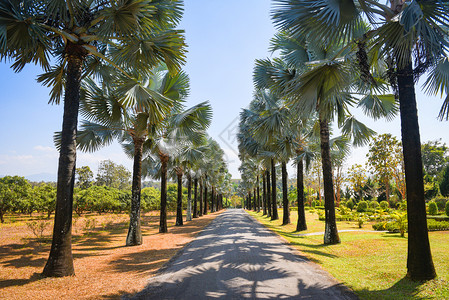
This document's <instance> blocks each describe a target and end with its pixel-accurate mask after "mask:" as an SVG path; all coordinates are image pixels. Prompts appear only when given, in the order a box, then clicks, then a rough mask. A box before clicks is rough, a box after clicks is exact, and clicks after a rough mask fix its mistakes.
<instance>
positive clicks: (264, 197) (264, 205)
mask: <svg viewBox="0 0 449 300" xmlns="http://www.w3.org/2000/svg"><path fill="white" fill-rule="evenodd" d="M266 214H267V181H266V179H265V172H264V173H262V216H265V215H266Z"/></svg>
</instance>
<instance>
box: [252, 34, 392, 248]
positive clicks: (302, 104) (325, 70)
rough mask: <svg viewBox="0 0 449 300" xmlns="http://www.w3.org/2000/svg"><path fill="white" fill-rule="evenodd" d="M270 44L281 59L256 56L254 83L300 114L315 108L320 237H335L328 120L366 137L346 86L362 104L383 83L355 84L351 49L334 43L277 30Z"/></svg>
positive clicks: (358, 138) (359, 139) (359, 140)
mask: <svg viewBox="0 0 449 300" xmlns="http://www.w3.org/2000/svg"><path fill="white" fill-rule="evenodd" d="M272 50H273V51H276V50H280V52H281V57H282V59H284V60H281V59H275V60H274V61H270V60H259V61H258V62H257V65H256V69H255V76H254V77H255V83H256V87H269V88H271V89H273V90H274V91H275V92H276V93H278V94H281V95H285V96H284V97H287V98H288V99H289V100H288V102H289V105H290V107H291V109H293V110H296V111H297V112H298V113H301V114H302V115H304V116H310V115H314V114H315V113H316V114H317V115H318V120H319V123H318V124H319V132H320V140H321V147H320V148H321V160H322V169H323V182H324V195H325V208H326V209H325V212H326V229H325V235H324V243H325V244H334V243H339V241H340V240H339V237H338V231H337V228H336V222H335V205H334V188H333V179H332V164H331V157H330V146H329V124H330V122H331V121H333V120H334V118H335V119H337V121H338V125H339V127H340V128H341V130H342V133H343V134H344V135H347V136H352V137H353V141H354V144H356V145H360V144H364V143H366V142H367V141H368V139H369V136H370V135H372V134H373V133H374V132H373V131H372V130H370V129H368V128H367V127H366V126H364V125H363V124H362V123H360V122H359V121H357V120H356V119H355V118H354V117H353V116H352V115H351V114H350V112H349V110H348V108H349V107H350V106H352V105H354V104H355V103H356V101H355V99H354V98H353V96H352V95H351V92H353V89H354V88H355V87H358V89H359V90H360V91H361V92H365V91H366V90H368V91H369V92H370V93H369V95H368V96H365V97H363V98H362V100H361V101H360V103H361V104H365V105H366V102H367V100H366V99H367V98H370V99H376V100H379V96H377V94H376V93H378V92H379V91H384V90H385V88H384V86H383V85H382V82H381V81H379V80H378V81H376V82H375V84H374V83H371V85H372V86H374V87H373V88H371V90H370V89H368V88H366V86H363V85H362V86H360V87H359V85H356V84H355V83H357V81H356V79H355V78H356V77H354V74H353V72H351V70H352V65H351V64H350V63H348V61H349V58H350V57H352V56H353V55H354V54H353V53H352V52H350V51H349V50H347V49H344V48H342V47H341V45H339V44H332V43H317V42H313V41H307V40H306V39H305V38H303V37H295V36H293V35H292V34H291V33H289V32H281V33H279V34H277V35H276V37H275V38H274V39H273V42H272ZM342 55H343V57H341V56H342ZM390 98H391V97H390ZM385 99H389V98H388V97H385ZM378 102H379V103H377V102H376V103H377V104H378V105H379V106H381V107H382V108H384V106H382V102H381V101H378ZM391 107H392V108H394V106H391ZM381 113H383V114H384V115H390V114H391V113H392V112H391V111H386V110H385V109H384V110H379V114H381Z"/></svg>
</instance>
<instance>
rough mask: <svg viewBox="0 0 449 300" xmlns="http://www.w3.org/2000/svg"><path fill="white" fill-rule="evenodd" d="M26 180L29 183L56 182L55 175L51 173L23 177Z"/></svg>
mask: <svg viewBox="0 0 449 300" xmlns="http://www.w3.org/2000/svg"><path fill="white" fill-rule="evenodd" d="M25 178H26V179H28V180H29V181H35V182H41V181H45V182H56V179H57V176H56V174H51V173H39V174H33V175H27V176H25Z"/></svg>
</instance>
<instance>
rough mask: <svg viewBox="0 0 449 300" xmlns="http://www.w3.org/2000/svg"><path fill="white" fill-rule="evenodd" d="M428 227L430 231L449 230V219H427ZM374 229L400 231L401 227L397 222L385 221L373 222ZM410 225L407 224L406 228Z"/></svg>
mask: <svg viewBox="0 0 449 300" xmlns="http://www.w3.org/2000/svg"><path fill="white" fill-rule="evenodd" d="M427 228H428V229H429V231H439V230H449V221H437V220H433V219H428V220H427ZM373 229H374V230H376V231H382V230H387V231H388V232H400V228H399V225H398V223H397V222H394V221H384V222H379V223H376V224H373ZM407 229H408V226H407V225H406V226H405V230H407Z"/></svg>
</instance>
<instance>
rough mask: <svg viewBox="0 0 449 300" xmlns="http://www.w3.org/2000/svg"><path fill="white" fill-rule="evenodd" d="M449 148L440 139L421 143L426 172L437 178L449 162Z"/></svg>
mask: <svg viewBox="0 0 449 300" xmlns="http://www.w3.org/2000/svg"><path fill="white" fill-rule="evenodd" d="M448 150H449V148H448V147H447V146H446V143H441V139H440V140H435V141H428V142H425V143H424V144H422V145H421V153H422V161H423V165H424V172H425V174H426V175H429V176H431V177H433V178H434V179H436V177H437V176H438V175H439V174H440V173H441V171H442V170H443V168H444V166H445V165H446V164H447V162H448V160H447V152H448Z"/></svg>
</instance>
